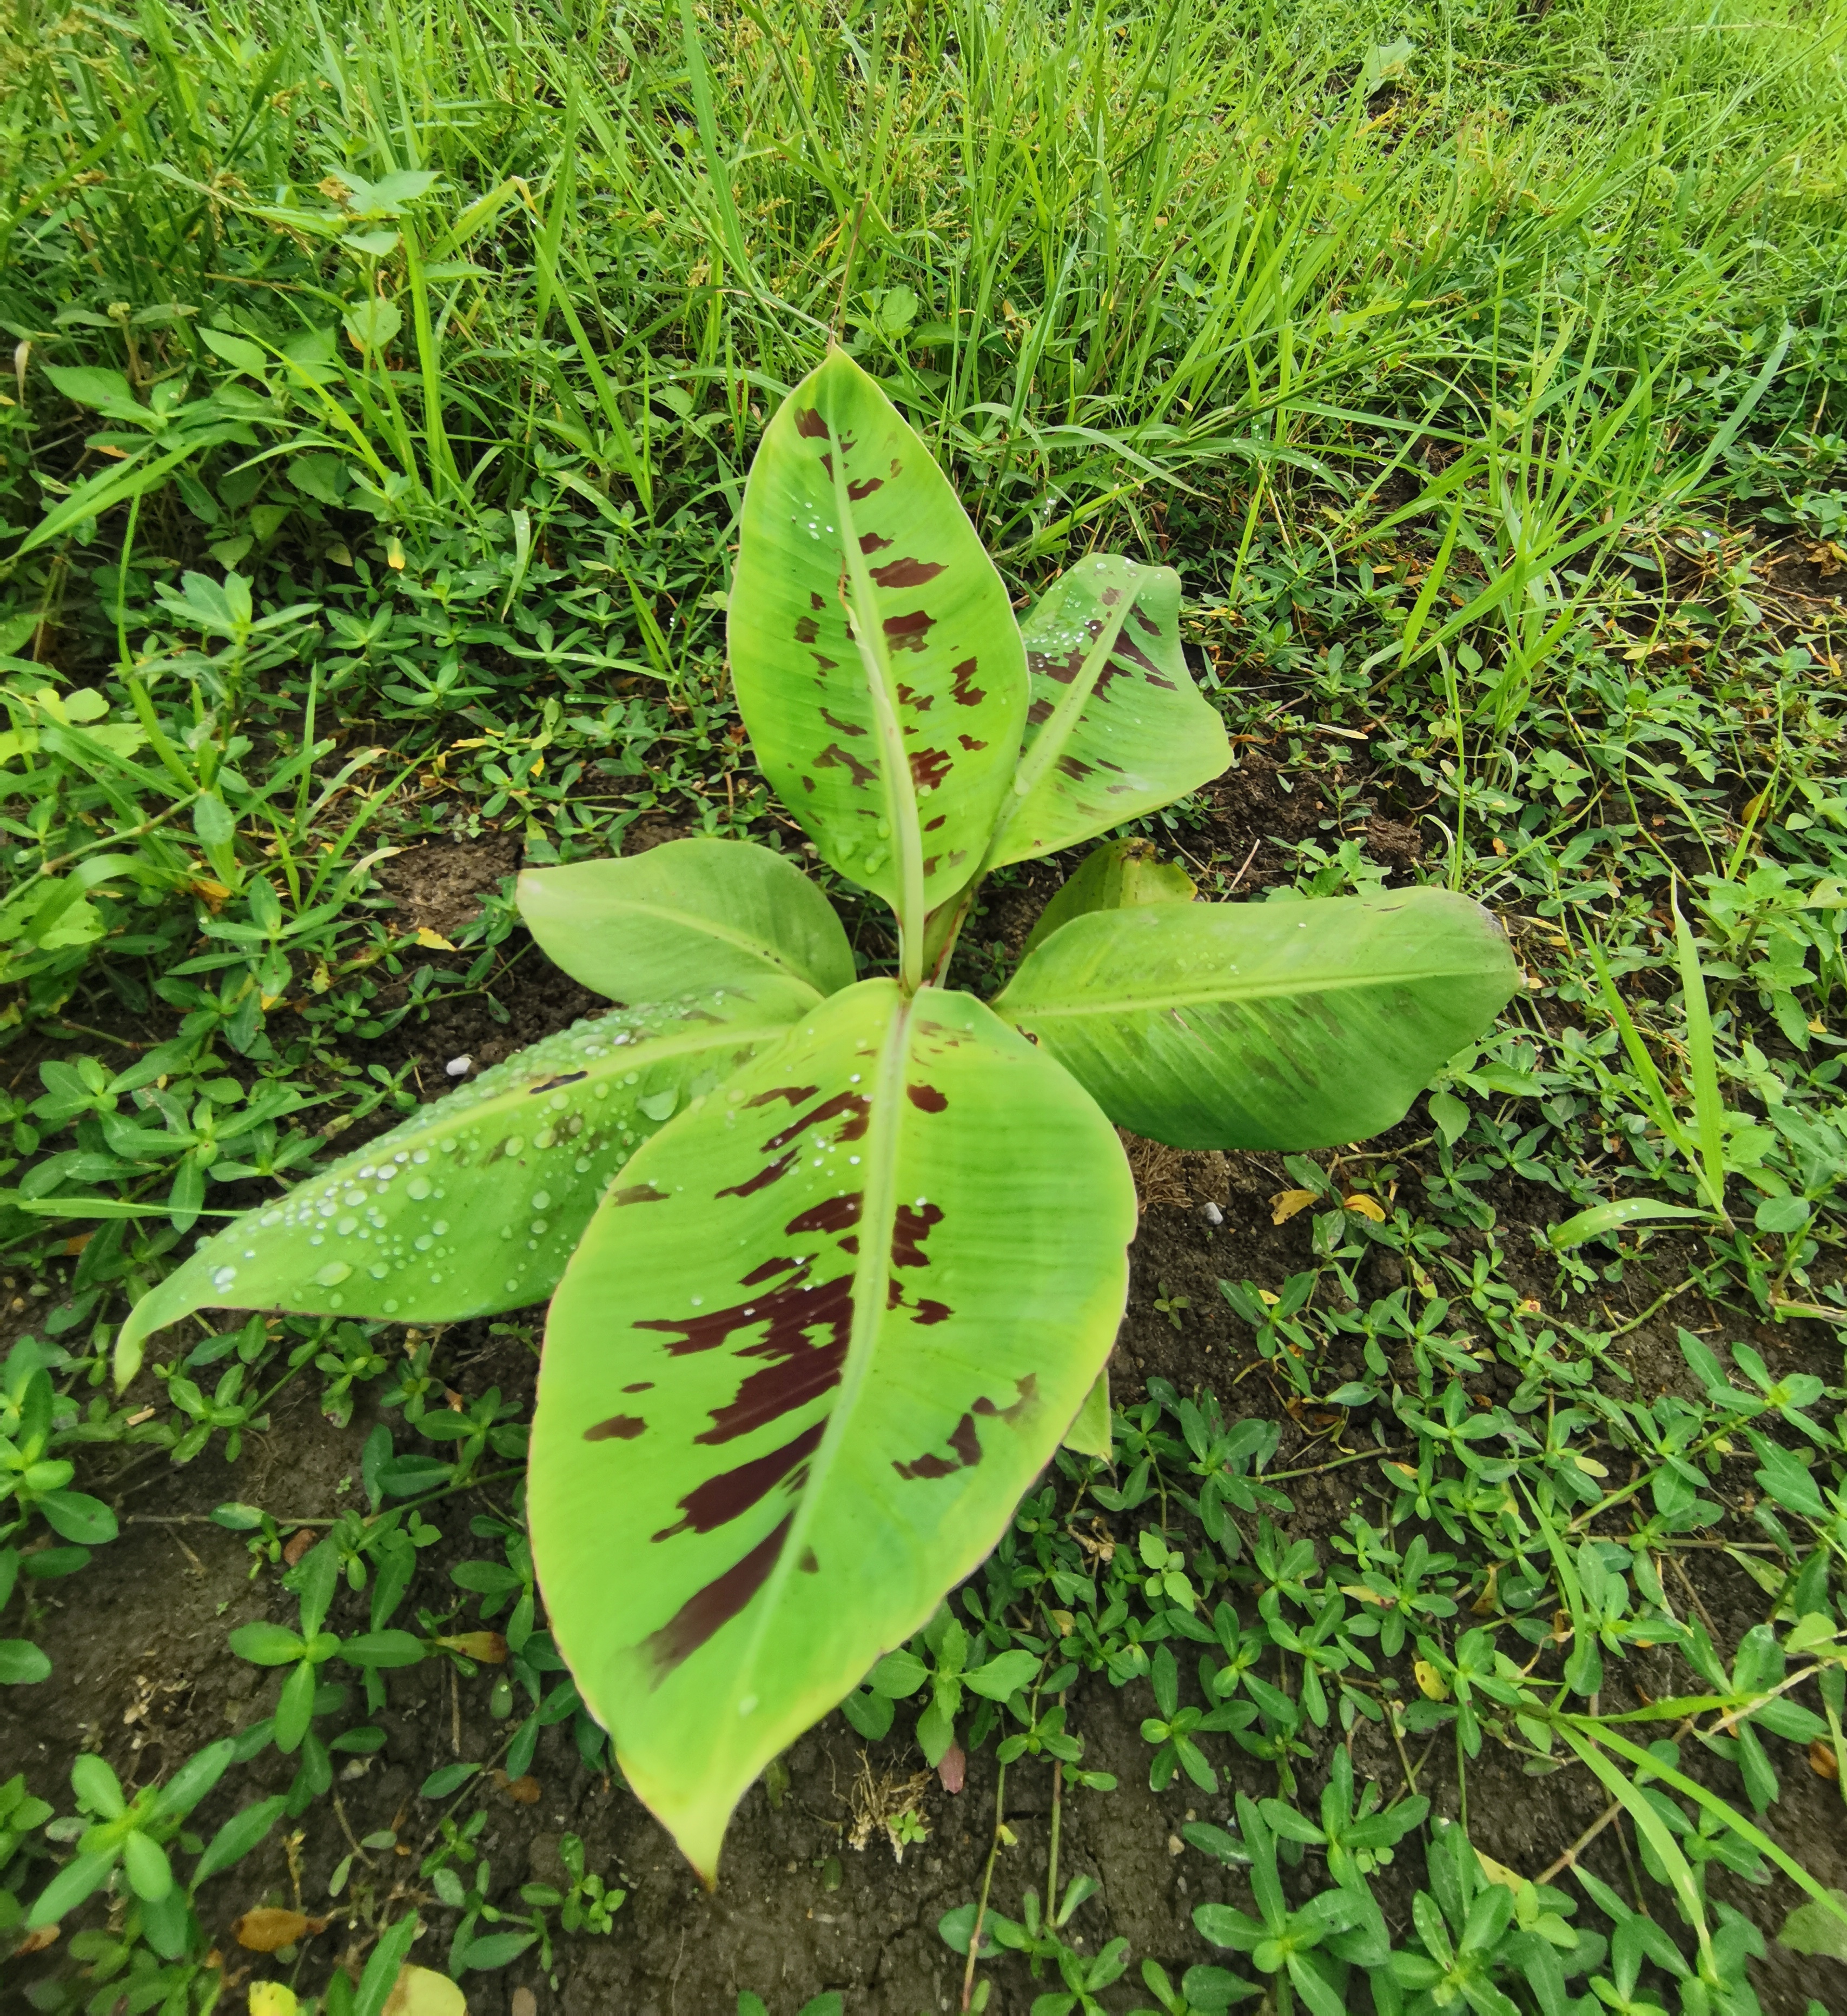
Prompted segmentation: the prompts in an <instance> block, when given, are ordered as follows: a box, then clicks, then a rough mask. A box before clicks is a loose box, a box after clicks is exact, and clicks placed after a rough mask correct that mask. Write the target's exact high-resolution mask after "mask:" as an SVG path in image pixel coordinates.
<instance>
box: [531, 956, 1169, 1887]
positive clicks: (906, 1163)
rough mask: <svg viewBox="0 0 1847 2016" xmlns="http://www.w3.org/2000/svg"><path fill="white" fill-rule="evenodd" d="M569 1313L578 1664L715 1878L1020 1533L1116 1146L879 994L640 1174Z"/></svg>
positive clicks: (561, 1631) (1085, 1293) (1127, 1226)
mask: <svg viewBox="0 0 1847 2016" xmlns="http://www.w3.org/2000/svg"><path fill="white" fill-rule="evenodd" d="M628 1177H629V1182H630V1186H632V1189H633V1190H635V1192H636V1193H638V1197H639V1194H642V1193H645V1195H646V1197H650V1198H653V1199H658V1200H659V1201H658V1202H653V1203H649V1204H646V1207H645V1208H638V1207H637V1204H635V1203H629V1202H625V1201H623V1193H621V1192H618V1193H616V1194H615V1195H614V1196H612V1197H610V1200H609V1201H608V1203H607V1204H605V1206H604V1207H603V1210H602V1211H601V1212H600V1213H599V1215H598V1216H597V1218H596V1220H595V1221H594V1222H593V1223H592V1226H591V1227H590V1229H589V1233H587V1234H586V1235H585V1240H584V1243H583V1244H582V1245H581V1247H579V1249H578V1254H577V1257H576V1258H574V1260H573V1261H572V1262H571V1267H570V1269H569V1271H568V1272H567V1274H566V1276H565V1278H564V1280H563V1283H561V1285H560V1288H559V1291H558V1293H557V1295H556V1298H555V1299H554V1301H553V1305H552V1315H551V1321H550V1324H549V1328H548V1330H547V1332H546V1337H545V1358H544V1362H543V1364H542V1367H541V1370H540V1374H539V1393H538V1417H537V1420H536V1422H535V1426H534V1430H533V1444H532V1463H531V1484H530V1487H529V1488H530V1494H531V1495H530V1501H529V1502H530V1512H531V1521H532V1538H533V1550H534V1559H535V1564H536V1566H537V1568H538V1577H539V1581H540V1582H541V1584H542V1587H543V1589H544V1593H545V1603H546V1607H547V1608H548V1610H549V1614H550V1617H551V1621H552V1626H553V1631H554V1633H555V1634H556V1638H557V1642H558V1645H559V1648H560V1651H562V1652H563V1654H564V1656H565V1658H567V1660H569V1661H570V1663H571V1672H572V1674H573V1676H574V1678H575V1679H576V1681H577V1683H578V1687H579V1689H580V1690H581V1694H582V1695H583V1697H584V1699H585V1701H586V1702H587V1703H588V1704H589V1707H590V1708H591V1710H592V1712H593V1713H594V1714H595V1715H597V1716H598V1718H599V1719H601V1720H602V1721H603V1723H606V1725H607V1726H608V1728H609V1729H610V1732H611V1733H612V1734H613V1736H614V1739H615V1744H616V1752H617V1757H618V1759H619V1760H620V1762H621V1766H622V1769H623V1771H624V1773H625V1774H626V1776H627V1777H628V1782H629V1784H631V1785H632V1787H634V1789H635V1791H636V1792H637V1793H638V1794H639V1795H640V1797H641V1798H643V1799H644V1800H645V1801H646V1802H647V1804H648V1805H650V1806H651V1807H652V1808H653V1810H654V1812H655V1813H657V1814H658V1815H659V1816H660V1817H661V1819H662V1820H664V1822H665V1823H666V1824H667V1825H668V1827H670V1828H671V1830H672V1831H673V1832H674V1833H675V1835H676V1836H677V1837H678V1838H679V1841H680V1844H681V1845H682V1848H684V1849H685V1850H686V1853H687V1854H688V1855H689V1856H690V1857H691V1858H692V1859H693V1862H694V1863H696V1864H697V1866H698V1867H700V1869H701V1870H705V1871H707V1873H709V1872H710V1871H711V1869H712V1867H713V1866H714V1864H715V1860H716V1858H717V1855H718V1842H719V1838H720V1837H721V1835H722V1833H723V1831H724V1827H725V1822H726V1820H727V1819H728V1818H729V1815H730V1813H731V1809H732V1808H733V1805H735V1804H736V1801H737V1799H738V1798H740V1796H741V1795H742V1794H743V1791H745V1789H746V1788H747V1787H748V1786H749V1785H751V1784H752V1783H753V1782H754V1780H755V1779H756V1778H757V1777H758V1774H759V1773H761V1771H762V1769H763V1768H764V1766H765V1764H766V1763H767V1762H769V1759H771V1758H772V1757H774V1756H775V1755H777V1754H778V1753H779V1751H782V1750H783V1749H784V1748H787V1745H788V1744H790V1743H791V1742H792V1741H794V1739H795V1737H797V1736H798V1735H799V1734H800V1733H801V1731H802V1730H805V1728H807V1727H808V1726H809V1725H810V1724H811V1723H813V1722H814V1721H815V1719H817V1718H818V1717H819V1716H820V1715H823V1714H825V1713H826V1712H827V1710H828V1709H830V1708H832V1707H833V1705H834V1704H835V1703H836V1702H837V1701H839V1700H840V1699H841V1697H842V1696H843V1695H844V1694H847V1693H848V1692H849V1691H850V1690H851V1688H852V1687H854V1686H855V1684H856V1683H858V1681H859V1679H860V1677H861V1676H862V1674H864V1673H865V1672H866V1670H867V1669H868V1668H869V1667H870V1666H871V1665H873V1663H874V1661H876V1660H877V1658H879V1656H880V1654H882V1653H883V1652H884V1651H886V1650H887V1648H888V1647H891V1646H893V1645H898V1644H902V1643H903V1642H904V1641H905V1639H906V1638H908V1637H909V1636H910V1635H911V1633H913V1632H914V1631H915V1630H916V1629H918V1628H919V1627H920V1625H922V1624H923V1622H925V1620H926V1619H927V1618H928V1617H929V1616H930V1615H931V1612H932V1611H934V1608H935V1607H936V1605H937V1604H938V1601H939V1600H940V1599H941V1597H942V1593H943V1592H944V1590H945V1589H947V1588H949V1586H952V1584H953V1583H954V1582H956V1581H957V1580H959V1579H960V1578H961V1577H962V1576H963V1575H966V1574H967V1573H968V1572H969V1571H970V1569H971V1568H974V1565H975V1564H977V1563H978V1561H980V1560H981V1558H982V1557H983V1555H984V1554H985V1553H986V1552H987V1551H988V1549H989V1548H990V1547H991V1546H992V1545H993V1543H994V1542H995V1541H996V1539H998V1538H999V1535H1000V1534H1001V1533H1002V1532H1003V1531H1004V1530H1005V1528H1006V1522H1007V1521H1008V1519H1009V1518H1010V1517H1011V1515H1012V1511H1013V1508H1014V1505H1015V1503H1017V1499H1018V1498H1019V1495H1020V1493H1021V1491H1022V1490H1023V1489H1024V1488H1025V1486H1026V1485H1027V1484H1028V1482H1029V1481H1031V1479H1032V1478H1033V1476H1034V1475H1035V1474H1036V1473H1037V1472H1038V1471H1039V1469H1040V1468H1041V1467H1042V1466H1043V1465H1044V1464H1045V1463H1046V1461H1047V1460H1049V1459H1050V1456H1051V1455H1052V1453H1053V1450H1054V1449H1056V1448H1057V1445H1058V1442H1059V1438H1060V1436H1061V1435H1063V1434H1064V1431H1065V1430H1066V1429H1067V1428H1068V1427H1069V1425H1070V1424H1071V1419H1072V1417H1073V1416H1074V1415H1075V1413H1077V1411H1078V1407H1079V1406H1080V1404H1081V1403H1082V1400H1083V1399H1084V1396H1085V1394H1086V1391H1088V1390H1089V1388H1090V1386H1091V1384H1092V1383H1093V1381H1094V1380H1095V1378H1096V1373H1097V1370H1098V1368H1099V1366H1100V1365H1101V1363H1102V1362H1103V1359H1104V1356H1105V1355H1106V1354H1107V1352H1108V1349H1109V1347H1110V1345H1111V1341H1112V1340H1113V1338H1114V1334H1115V1330H1116V1326H1117V1323H1118V1320H1119V1319H1120V1316H1121V1313H1122V1300H1123V1294H1124V1291H1125V1280H1126V1277H1125V1247H1126V1245H1127V1243H1128V1240H1129V1236H1130V1235H1131V1233H1132V1232H1133V1230H1134V1226H1135V1200H1134V1194H1133V1188H1132V1185H1131V1183H1129V1178H1128V1173H1127V1168H1126V1165H1125V1162H1124V1160H1123V1157H1122V1150H1121V1147H1120V1146H1119V1145H1118V1143H1117V1140H1116V1138H1115V1136H1114V1132H1113V1131H1112V1130H1111V1128H1110V1127H1109V1125H1108V1124H1107V1122H1106V1121H1105V1120H1104V1118H1103V1116H1102V1114H1100V1113H1099V1112H1098V1111H1097V1110H1096V1107H1095V1106H1094V1105H1093V1103H1091V1102H1090V1101H1089V1100H1088V1099H1087V1098H1086V1096H1084V1094H1083V1093H1082V1092H1080V1091H1079V1090H1078V1087H1077V1086H1076V1085H1075V1084H1073V1083H1072V1082H1071V1079H1070V1078H1068V1076H1067V1075H1065V1074H1064V1071H1061V1070H1060V1068H1059V1067H1057V1065H1056V1064H1053V1063H1052V1062H1051V1060H1050V1059H1049V1058H1048V1057H1045V1056H1044V1055H1042V1053H1040V1052H1039V1051H1038V1050H1035V1049H1034V1048H1033V1047H1032V1045H1031V1044H1029V1043H1028V1042H1025V1041H1024V1039H1021V1038H1019V1037H1017V1036H1015V1035H1013V1034H1012V1033H1011V1032H1010V1031H1008V1030H1006V1028H1003V1026H1002V1024H1000V1023H999V1022H998V1021H996V1019H995V1017H993V1016H992V1014H991V1013H989V1012H988V1010H987V1009H985V1008H984V1007H983V1006H981V1003H979V1002H978V1001H976V1000H975V999H973V997H972V996H970V995H964V994H953V993H946V992H940V991H938V989H935V988H923V990H921V991H920V992H919V993H918V994H917V995H915V996H914V997H913V998H912V999H909V1000H908V1001H907V999H905V996H904V995H903V994H902V992H901V990H900V989H899V988H898V986H897V985H895V983H894V982H892V981H886V980H877V981H862V983H860V984H859V985H858V986H855V987H852V988H848V989H847V990H845V991H844V992H842V993H839V994H837V995H833V996H832V997H831V998H830V999H828V1000H827V1001H826V1003H823V1005H822V1006H819V1008H817V1009H816V1010H814V1011H813V1012H812V1013H811V1014H809V1015H808V1017H805V1018H804V1020H803V1021H802V1023H801V1024H800V1026H799V1027H798V1028H797V1029H796V1030H795V1031H794V1032H792V1033H791V1035H790V1036H789V1037H788V1038H787V1040H786V1041H785V1042H783V1045H782V1046H780V1047H779V1049H776V1050H775V1051H773V1052H771V1053H768V1054H767V1055H765V1056H764V1057H761V1058H759V1059H758V1060H757V1061H756V1063H755V1064H754V1065H752V1066H749V1067H746V1068H745V1069H744V1070H743V1071H741V1072H740V1073H739V1075H737V1076H736V1078H733V1080H732V1081H730V1082H729V1083H728V1084H727V1085H725V1087H724V1088H723V1089H722V1091H720V1092H718V1093H715V1094H714V1095H713V1096H712V1097H711V1098H710V1099H709V1100H707V1103H706V1104H705V1105H704V1107H702V1108H701V1109H700V1111H698V1112H697V1113H696V1114H689V1115H688V1116H687V1117H686V1118H685V1119H683V1120H681V1121H676V1122H675V1125H673V1126H672V1127H671V1129H668V1130H667V1131H666V1132H664V1133H663V1134H661V1136H658V1137H657V1139H655V1140H654V1141H653V1143H650V1147H648V1149H647V1150H646V1151H644V1153H643V1154H640V1155H638V1156H637V1157H635V1161H634V1163H633V1165H632V1167H631V1168H630V1170H629V1171H628Z"/></svg>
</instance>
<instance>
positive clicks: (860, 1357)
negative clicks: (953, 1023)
mask: <svg viewBox="0 0 1847 2016" xmlns="http://www.w3.org/2000/svg"><path fill="white" fill-rule="evenodd" d="M920 998H921V995H920V994H918V995H908V996H907V995H903V994H902V993H900V994H898V998H897V1000H896V1002H895V1005H894V1007H893V1010H892V1015H891V1021H890V1023H889V1024H887V1028H886V1031H885V1037H884V1042H883V1044H882V1046H881V1047H880V1054H879V1066H878V1075H877V1080H876V1082H875V1084H874V1085H873V1100H872V1124H871V1125H870V1126H869V1129H867V1132H866V1150H865V1155H864V1159H863V1161H862V1164H861V1167H862V1168H864V1169H865V1171H866V1187H865V1191H864V1198H865V1201H864V1203H863V1204H862V1206H861V1208H860V1212H859V1226H858V1228H857V1229H858V1231H859V1264H858V1265H856V1266H855V1269H854V1270H853V1327H852V1330H851V1335H850V1336H849V1337H848V1344H847V1355H846V1363H844V1365H843V1366H841V1380H840V1385H839V1388H837V1391H836V1392H835V1395H834V1399H833V1406H832V1407H831V1408H830V1409H829V1410H828V1415H827V1426H826V1429H825V1431H823V1435H822V1437H821V1441H820V1445H819V1447H818V1448H817V1449H815V1453H814V1454H813V1455H812V1456H810V1457H809V1458H808V1479H807V1481H806V1482H805V1484H804V1485H802V1487H801V1495H800V1496H798V1497H797V1499H796V1502H795V1507H794V1513H793V1514H792V1515H791V1517H790V1524H789V1534H788V1537H787V1539H785V1540H784V1541H783V1546H782V1551H781V1552H780V1553H779V1554H778V1556H777V1557H776V1564H775V1566H774V1567H773V1568H772V1569H771V1570H770V1571H769V1576H768V1578H767V1579H765V1583H764V1586H763V1588H762V1589H761V1593H759V1595H758V1597H757V1599H756V1600H755V1601H754V1603H753V1604H752V1605H751V1610H752V1611H753V1612H754V1622H753V1625H752V1628H751V1640H750V1643H749V1644H748V1645H747V1647H744V1649H743V1653H742V1654H741V1655H740V1658H739V1659H738V1661H737V1665H736V1669H735V1670H736V1678H735V1679H734V1680H733V1695H734V1696H735V1695H736V1694H737V1693H738V1692H740V1691H742V1692H743V1693H746V1694H749V1693H752V1692H754V1691H756V1683H755V1674H756V1668H757V1663H758V1659H759V1658H760V1657H761V1654H762V1651H763V1643H764V1640H765V1637H766V1636H767V1635H768V1634H769V1632H770V1631H771V1629H772V1628H773V1627H774V1625H775V1624H776V1619H777V1617H778V1615H779V1611H781V1608H782V1604H783V1594H784V1591H785V1590H786V1589H787V1585H788V1581H789V1578H790V1575H792V1574H794V1571H795V1564H796V1563H797V1562H798V1561H800V1560H801V1555H802V1550H803V1549H804V1548H805V1546H807V1545H808V1533H809V1531H810V1529H811V1528H812V1526H813V1525H814V1522H815V1518H816V1517H817V1513H816V1510H815V1508H816V1507H818V1506H819V1504H820V1503H821V1502H822V1500H823V1499H824V1498H825V1497H826V1495H827V1482H828V1478H829V1475H830V1473H831V1471H833V1468H834V1466H835V1465H836V1464H837V1462H838V1461H839V1460H840V1452H841V1446H842V1445H843V1444H844V1442H845V1441H846V1439H847V1436H848V1432H849V1431H850V1429H851V1425H852V1420H853V1415H854V1412H855V1409H856V1408H857V1406H858V1404H859V1394H860V1389H861V1388H862V1387H863V1386H864V1384H865V1383H866V1373H867V1372H868V1370H869V1369H870V1366H871V1364H872V1361H873V1357H874V1355H876V1353H877V1348H878V1341H879V1334H880V1330H882V1329H883V1328H884V1319H885V1277H886V1275H887V1273H888V1272H889V1270H890V1267H891V1234H892V1228H893V1226H895V1223H896V1222H897V1215H898V1212H897V1187H898V1176H897V1171H898V1144H899V1141H900V1138H901V1136H902V1132H903V1128H904V1119H905V1115H904V1076H905V1064H906V1063H907V1062H908V1061H909V1055H910V1033H911V1019H912V1016H913V1012H914V1011H915V1010H916V1004H917V1002H918V1000H919V999H920Z"/></svg>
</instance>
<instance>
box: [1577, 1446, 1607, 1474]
mask: <svg viewBox="0 0 1847 2016" xmlns="http://www.w3.org/2000/svg"><path fill="white" fill-rule="evenodd" d="M1572 1462H1573V1463H1575V1464H1576V1465H1577V1466H1578V1467H1579V1469H1580V1470H1581V1471H1583V1473H1584V1474H1585V1475H1586V1477H1608V1475H1609V1474H1610V1473H1609V1471H1608V1470H1607V1469H1606V1468H1605V1467H1604V1465H1603V1464H1602V1463H1597V1462H1595V1461H1593V1460H1592V1459H1591V1458H1590V1456H1580V1455H1579V1453H1578V1452H1577V1451H1576V1450H1575V1449H1573V1450H1572Z"/></svg>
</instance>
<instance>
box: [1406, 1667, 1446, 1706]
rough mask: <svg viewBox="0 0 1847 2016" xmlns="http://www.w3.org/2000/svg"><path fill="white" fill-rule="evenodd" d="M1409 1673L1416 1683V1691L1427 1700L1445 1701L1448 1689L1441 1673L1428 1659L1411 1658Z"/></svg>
mask: <svg viewBox="0 0 1847 2016" xmlns="http://www.w3.org/2000/svg"><path fill="white" fill-rule="evenodd" d="M1411 1675H1412V1677H1413V1679H1415V1680H1416V1681H1417V1691H1418V1692H1419V1693H1420V1694H1422V1695H1423V1696H1424V1697H1425V1698H1426V1699H1427V1700H1428V1701H1447V1700H1448V1699H1449V1686H1448V1683H1446V1681H1445V1679H1444V1678H1443V1676H1442V1674H1441V1673H1439V1672H1438V1671H1437V1669H1436V1668H1435V1666H1433V1665H1431V1663H1430V1661H1428V1659H1413V1661H1411Z"/></svg>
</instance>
